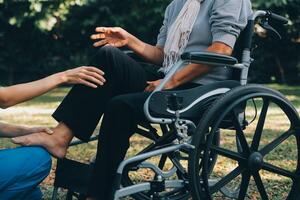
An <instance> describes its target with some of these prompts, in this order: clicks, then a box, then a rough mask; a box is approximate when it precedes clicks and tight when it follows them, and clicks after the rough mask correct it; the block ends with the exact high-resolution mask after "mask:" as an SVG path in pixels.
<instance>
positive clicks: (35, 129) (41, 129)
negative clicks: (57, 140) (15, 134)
mask: <svg viewBox="0 0 300 200" xmlns="http://www.w3.org/2000/svg"><path fill="white" fill-rule="evenodd" d="M39 132H44V133H47V134H49V135H52V134H53V133H54V132H53V130H52V129H51V128H47V127H33V128H28V132H27V134H32V133H39Z"/></svg>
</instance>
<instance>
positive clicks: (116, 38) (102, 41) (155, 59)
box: [91, 27, 164, 65]
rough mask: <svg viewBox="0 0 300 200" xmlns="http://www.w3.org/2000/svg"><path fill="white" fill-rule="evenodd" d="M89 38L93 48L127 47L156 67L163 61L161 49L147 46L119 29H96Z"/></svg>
mask: <svg viewBox="0 0 300 200" xmlns="http://www.w3.org/2000/svg"><path fill="white" fill-rule="evenodd" d="M95 31H96V33H95V34H93V35H92V36H91V39H92V40H95V43H94V46H95V47H100V46H103V45H111V46H114V47H124V46H127V47H128V48H129V49H131V50H132V51H134V52H135V53H136V54H138V55H139V56H141V57H142V58H144V59H145V60H147V61H148V62H151V63H153V64H156V65H161V64H162V62H163V59H164V52H163V48H162V47H158V46H152V45H150V44H147V43H145V42H143V41H141V40H140V39H138V38H137V37H135V36H134V35H132V34H130V33H128V32H127V31H126V30H124V29H122V28H120V27H97V28H96V30H95Z"/></svg>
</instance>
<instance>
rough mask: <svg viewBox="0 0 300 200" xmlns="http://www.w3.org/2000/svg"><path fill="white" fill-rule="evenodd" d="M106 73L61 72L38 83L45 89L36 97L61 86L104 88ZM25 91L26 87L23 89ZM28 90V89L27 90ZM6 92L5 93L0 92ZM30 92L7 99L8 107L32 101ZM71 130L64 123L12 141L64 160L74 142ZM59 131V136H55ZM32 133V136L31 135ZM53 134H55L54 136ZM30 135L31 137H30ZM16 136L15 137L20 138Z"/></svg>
mask: <svg viewBox="0 0 300 200" xmlns="http://www.w3.org/2000/svg"><path fill="white" fill-rule="evenodd" d="M103 76H104V72H103V71H101V70H100V69H98V68H95V67H89V66H83V67H78V68H75V69H70V70H67V71H64V72H60V73H57V74H53V75H51V76H49V77H47V78H45V79H42V80H39V81H36V83H31V84H37V85H44V88H40V89H39V90H35V91H34V92H35V93H36V94H35V95H34V96H37V95H40V94H43V93H44V92H47V91H48V90H49V88H55V87H56V86H57V85H60V84H66V83H67V84H82V85H85V86H88V87H91V88H97V87H98V86H102V85H104V83H105V81H106V80H105V79H104V77H103ZM11 87H13V88H10V91H11V90H12V89H14V90H15V92H14V93H13V94H15V95H16V94H18V92H17V91H18V90H20V87H19V86H11ZM22 88H23V90H24V88H26V87H22ZM25 90H26V89H25ZM1 92H5V91H0V93H1ZM30 93H31V91H30V90H28V93H27V94H28V96H24V95H23V96H22V98H18V100H15V101H14V100H9V98H7V99H8V100H7V103H6V104H7V106H8V107H9V106H11V105H15V104H17V103H19V102H22V101H24V100H28V99H30V97H32V95H29V94H30ZM68 130H69V129H66V128H65V125H64V124H63V123H61V124H59V125H58V126H57V127H56V128H54V129H53V130H52V131H50V130H48V129H34V131H31V132H28V133H27V134H19V135H25V136H20V137H15V138H13V139H12V142H13V143H15V144H20V145H23V146H43V147H45V148H46V149H47V150H48V151H49V152H50V153H51V154H52V155H53V156H55V157H58V158H62V157H64V156H65V154H66V151H67V147H68V145H69V142H70V141H71V140H72V137H73V135H72V134H71V133H70V132H69V131H68ZM57 131H59V134H54V133H55V132H57ZM31 133H32V134H31ZM52 133H53V134H52ZM28 134H29V135H28ZM19 135H14V136H19Z"/></svg>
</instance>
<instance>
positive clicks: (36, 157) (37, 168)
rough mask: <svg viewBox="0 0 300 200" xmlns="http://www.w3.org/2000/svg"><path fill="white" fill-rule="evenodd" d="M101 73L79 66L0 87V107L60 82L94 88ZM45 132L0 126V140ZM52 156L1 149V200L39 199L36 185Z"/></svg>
mask: <svg viewBox="0 0 300 200" xmlns="http://www.w3.org/2000/svg"><path fill="white" fill-rule="evenodd" d="M102 74H103V72H102V71H101V70H99V69H97V68H93V67H79V68H75V69H72V70H68V71H65V72H60V73H57V74H53V75H51V76H49V77H47V78H44V79H41V80H38V81H35V82H31V83H26V84H20V85H15V86H10V87H2V88H0V107H1V108H8V107H10V106H13V105H16V104H18V103H21V102H24V101H26V100H29V99H31V98H33V97H36V96H39V95H42V94H43V93H45V92H47V91H49V90H51V89H53V88H55V87H57V86H58V85H60V84H63V83H72V84H84V85H86V86H89V87H92V88H96V87H97V85H99V84H103V81H104V79H103V78H102V77H101V75H102ZM38 132H45V133H48V134H52V133H53V132H52V131H51V130H50V129H48V128H40V127H36V128H29V127H22V126H16V125H9V124H5V123H0V139H1V138H4V137H8V138H11V137H16V136H21V135H26V134H31V133H38ZM50 168H51V157H50V155H49V153H48V152H47V151H46V150H45V149H44V148H42V147H20V148H14V149H2V150H0V199H1V200H21V199H22V200H38V199H41V198H42V194H41V191H40V190H39V188H38V185H39V183H40V182H41V181H42V180H43V179H44V178H45V177H47V175H48V173H49V171H50Z"/></svg>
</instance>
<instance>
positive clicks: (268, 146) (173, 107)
mask: <svg viewBox="0 0 300 200" xmlns="http://www.w3.org/2000/svg"><path fill="white" fill-rule="evenodd" d="M269 20H276V21H278V22H280V23H283V24H286V23H287V22H288V21H287V20H286V19H285V18H284V17H281V16H279V15H276V14H274V13H271V12H269V11H261V10H260V11H256V12H254V13H253V15H252V16H251V17H250V19H249V21H248V24H247V26H246V28H245V30H244V31H243V32H242V33H241V35H240V37H239V39H238V42H237V45H236V47H235V49H234V52H235V53H234V57H231V56H225V55H220V54H216V53H208V52H189V53H184V54H183V55H182V56H181V61H180V62H179V63H177V64H176V65H175V66H174V67H173V68H172V69H171V70H170V72H169V73H168V74H167V75H166V77H165V78H164V79H163V81H162V83H161V84H160V85H159V86H158V87H157V88H156V89H155V90H154V91H153V92H152V93H151V94H150V96H149V98H148V99H147V100H146V102H145V104H144V113H145V115H146V117H147V119H148V120H149V121H148V122H147V123H144V124H140V126H139V128H138V129H137V131H136V133H138V134H140V135H142V136H144V137H146V138H148V139H150V140H151V141H152V143H151V144H150V145H148V146H147V147H146V148H144V149H143V150H142V151H140V152H139V153H137V154H136V155H135V156H133V157H130V158H128V159H125V160H124V161H123V162H121V164H120V165H119V168H118V170H117V175H116V178H115V184H114V187H113V188H112V191H111V192H112V194H113V198H114V200H117V199H123V198H125V197H128V196H130V197H132V198H134V199H138V200H148V199H149V200H150V199H154V200H155V199H161V200H164V199H172V200H181V199H195V200H206V199H208V200H210V199H215V200H218V199H238V200H242V199H263V200H267V199H270V198H271V196H270V194H271V193H272V191H274V190H278V189H279V188H280V189H282V190H283V191H284V192H282V194H280V195H282V196H276V197H277V198H278V199H288V200H296V199H300V190H299V188H300V168H299V167H300V165H299V164H300V159H299V156H298V151H299V145H300V119H299V115H298V112H297V110H296V109H295V108H294V107H293V105H292V104H291V103H290V102H289V101H288V100H287V99H286V98H285V97H284V96H283V95H282V94H281V93H279V92H277V91H275V90H272V89H269V88H267V87H264V86H261V85H256V84H247V77H248V71H249V67H250V65H251V62H252V61H253V59H252V58H251V49H252V38H253V34H254V25H255V24H256V22H259V23H260V24H261V25H262V26H263V27H264V28H266V29H268V30H269V31H275V30H274V29H273V28H272V27H271V26H270V25H269V23H268V22H269ZM275 32H276V31H275ZM276 33H277V32H276ZM131 56H133V57H134V56H135V55H131ZM183 63H200V64H208V65H215V66H226V67H230V68H231V69H232V72H233V79H232V80H227V81H220V82H216V83H212V84H209V85H206V86H199V87H195V88H191V89H185V90H180V91H172V90H170V91H169V90H168V91H163V87H164V85H165V84H166V83H167V82H168V80H169V79H170V78H171V77H172V76H173V75H174V73H175V72H176V71H177V70H178V69H179V68H180V66H181V65H182V64H183ZM271 109H272V110H274V112H275V113H276V114H278V115H280V121H278V122H277V123H276V124H274V125H272V124H268V123H267V122H268V120H269V118H270V119H272V117H273V118H274V116H272V115H271V114H268V111H269V110H271ZM153 124H158V125H156V126H153ZM158 126H160V129H161V133H160V132H159V131H158V128H159V127H158ZM273 129H274V130H273ZM95 139H97V138H96V137H94V138H92V140H95ZM78 143H79V142H76V143H73V144H72V145H76V144H78ZM291 144H294V146H295V147H297V148H296V149H293V148H291ZM284 151H288V152H289V154H290V156H291V157H292V158H285V157H284V156H281V153H282V152H284ZM154 157H155V158H156V159H153V158H154ZM92 167H93V164H92V163H91V164H82V163H78V162H76V161H72V160H68V159H63V160H58V164H57V170H56V178H55V183H54V186H55V189H54V192H53V198H52V199H53V200H54V199H56V195H57V190H58V188H59V187H62V188H65V189H67V190H68V193H67V199H73V197H74V196H75V197H77V199H84V198H85V195H86V187H87V186H86V185H87V182H88V179H89V176H90V174H91V170H92ZM79 174H82V175H80V176H82V177H84V178H81V179H80V178H78V176H79ZM76 177H77V178H76ZM279 177H281V178H282V180H284V181H283V183H279V181H278V180H279Z"/></svg>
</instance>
